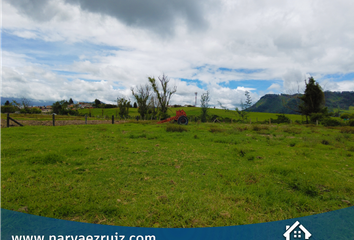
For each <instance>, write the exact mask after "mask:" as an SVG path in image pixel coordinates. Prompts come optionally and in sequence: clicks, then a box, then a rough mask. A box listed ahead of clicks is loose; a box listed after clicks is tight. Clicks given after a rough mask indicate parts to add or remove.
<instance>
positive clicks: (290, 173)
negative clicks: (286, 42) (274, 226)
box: [1, 122, 354, 227]
mask: <svg viewBox="0 0 354 240" xmlns="http://www.w3.org/2000/svg"><path fill="white" fill-rule="evenodd" d="M170 125H171V124H170ZM170 125H169V124H164V125H156V124H155V123H150V122H145V123H142V122H140V124H137V123H127V124H120V125H81V126H60V127H45V126H43V127H41V126H36V127H24V128H10V129H7V128H4V129H2V130H1V137H2V141H1V180H2V186H1V187H2V208H5V209H10V210H15V211H20V210H21V209H28V213H31V214H35V215H40V216H47V217H54V218H60V219H67V220H74V221H82V222H91V223H100V224H113V225H120V226H135V227H215V226H230V225H239V224H251V223H259V222H268V221H276V220H282V219H289V218H294V217H300V216H306V215H312V214H316V213H321V212H326V211H331V210H336V209H340V208H344V207H348V206H353V203H354V175H353V172H354V171H353V168H354V158H353V155H354V134H353V132H354V131H353V128H324V127H314V126H307V127H305V126H300V125H291V126H287V125H274V126H266V125H252V126H251V125H246V124H243V125H240V124H222V125H220V124H219V125H217V124H194V123H193V124H190V125H188V126H186V129H187V130H188V131H187V132H166V127H167V126H170Z"/></svg>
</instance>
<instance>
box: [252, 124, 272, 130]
mask: <svg viewBox="0 0 354 240" xmlns="http://www.w3.org/2000/svg"><path fill="white" fill-rule="evenodd" d="M252 130H253V131H261V130H269V127H268V126H262V125H254V126H252Z"/></svg>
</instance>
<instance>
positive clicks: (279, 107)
mask: <svg viewBox="0 0 354 240" xmlns="http://www.w3.org/2000/svg"><path fill="white" fill-rule="evenodd" d="M324 94H325V100H326V103H325V106H326V107H327V108H328V110H329V111H332V110H333V109H336V108H340V109H343V110H348V109H349V106H354V92H329V91H326V92H324ZM301 95H302V94H294V95H288V94H280V95H279V94H266V95H264V96H263V97H261V99H259V101H258V102H256V103H255V104H254V105H253V106H252V107H250V108H249V111H251V112H268V113H286V114H299V113H298V112H296V111H294V110H297V109H298V108H297V106H298V105H299V104H300V103H301V100H300V99H299V97H300V96H301Z"/></svg>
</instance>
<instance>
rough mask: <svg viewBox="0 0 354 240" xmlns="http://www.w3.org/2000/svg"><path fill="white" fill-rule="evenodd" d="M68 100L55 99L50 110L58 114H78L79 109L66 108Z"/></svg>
mask: <svg viewBox="0 0 354 240" xmlns="http://www.w3.org/2000/svg"><path fill="white" fill-rule="evenodd" d="M68 105H69V103H68V101H66V100H61V101H57V102H55V103H53V105H52V111H53V113H55V114H59V115H68V114H70V115H78V114H79V111H77V110H72V109H68Z"/></svg>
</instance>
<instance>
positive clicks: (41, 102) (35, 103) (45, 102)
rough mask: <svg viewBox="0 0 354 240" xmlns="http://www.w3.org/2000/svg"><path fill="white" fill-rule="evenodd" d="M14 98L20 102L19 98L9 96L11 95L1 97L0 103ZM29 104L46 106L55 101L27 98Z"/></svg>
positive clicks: (2, 103)
mask: <svg viewBox="0 0 354 240" xmlns="http://www.w3.org/2000/svg"><path fill="white" fill-rule="evenodd" d="M13 100H15V101H16V102H18V103H21V98H11V97H1V105H4V104H5V102H6V101H9V102H12V101H13ZM28 100H29V102H30V106H48V105H53V103H55V102H56V101H43V100H35V99H29V98H28Z"/></svg>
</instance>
